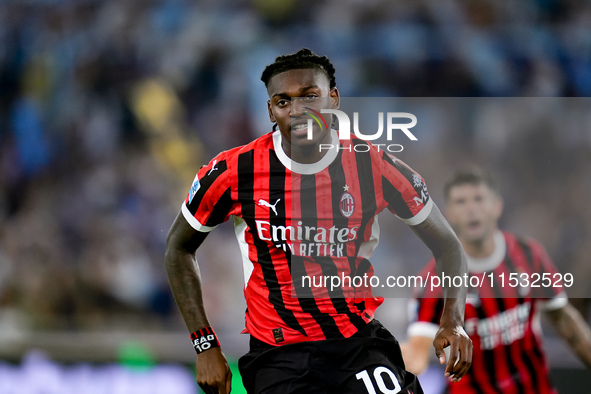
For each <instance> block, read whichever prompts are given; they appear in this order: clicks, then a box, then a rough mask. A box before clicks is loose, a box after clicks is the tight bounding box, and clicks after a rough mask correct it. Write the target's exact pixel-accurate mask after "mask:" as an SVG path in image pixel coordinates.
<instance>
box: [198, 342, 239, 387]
mask: <svg viewBox="0 0 591 394" xmlns="http://www.w3.org/2000/svg"><path fill="white" fill-rule="evenodd" d="M195 370H196V371H197V384H198V385H199V387H201V389H202V390H203V391H204V392H205V393H206V394H229V393H230V390H231V389H232V372H231V371H230V366H229V365H228V361H227V360H226V357H224V354H223V353H222V350H221V349H220V348H219V347H214V348H212V349H209V350H206V351H204V352H203V353H201V354H199V355H198V356H197V362H196V364H195Z"/></svg>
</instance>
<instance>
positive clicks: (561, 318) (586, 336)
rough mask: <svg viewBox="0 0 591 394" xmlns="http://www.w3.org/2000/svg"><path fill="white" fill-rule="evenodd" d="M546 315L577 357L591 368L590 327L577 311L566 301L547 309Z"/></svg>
mask: <svg viewBox="0 0 591 394" xmlns="http://www.w3.org/2000/svg"><path fill="white" fill-rule="evenodd" d="M546 316H548V319H549V320H550V322H551V323H552V325H553V326H554V328H555V329H556V331H558V334H560V336H561V337H562V338H563V339H564V340H565V341H566V342H567V343H568V345H569V346H570V347H571V349H573V350H574V352H575V353H576V354H577V356H578V357H579V359H580V360H581V361H582V362H583V363H584V364H585V365H586V366H587V368H590V369H591V329H589V326H588V325H587V323H586V322H585V320H584V319H583V317H582V316H581V314H580V313H579V311H577V310H576V309H575V308H574V307H573V306H572V305H571V304H570V303H568V302H567V304H566V305H564V306H563V307H561V308H558V309H552V310H547V311H546Z"/></svg>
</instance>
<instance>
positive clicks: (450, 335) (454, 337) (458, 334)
mask: <svg viewBox="0 0 591 394" xmlns="http://www.w3.org/2000/svg"><path fill="white" fill-rule="evenodd" d="M433 346H434V347H435V354H436V355H437V358H438V359H439V363H440V364H445V363H446V362H447V366H446V367H445V376H446V377H448V378H451V381H452V382H458V381H459V380H460V379H461V378H462V376H464V375H465V374H466V372H468V369H470V366H471V365H472V340H471V339H470V337H468V334H466V331H464V329H463V328H462V327H461V326H450V327H446V326H440V327H439V330H438V331H437V335H436V336H435V339H434V340H433ZM447 346H449V349H450V350H449V360H446V356H445V352H444V351H443V349H444V348H445V347H447Z"/></svg>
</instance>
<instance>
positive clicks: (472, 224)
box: [468, 220, 480, 229]
mask: <svg viewBox="0 0 591 394" xmlns="http://www.w3.org/2000/svg"><path fill="white" fill-rule="evenodd" d="M468 227H469V228H470V229H476V228H478V227H480V220H472V221H470V222H468Z"/></svg>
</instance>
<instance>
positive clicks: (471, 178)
mask: <svg viewBox="0 0 591 394" xmlns="http://www.w3.org/2000/svg"><path fill="white" fill-rule="evenodd" d="M481 183H484V184H485V185H487V186H488V187H489V189H490V190H492V191H493V192H494V193H496V194H499V186H498V184H497V181H496V180H495V178H494V176H493V175H492V174H491V173H490V172H489V171H486V170H483V169H482V168H479V167H473V168H470V169H461V170H457V171H455V172H454V173H453V174H452V175H451V176H450V177H449V179H448V180H447V181H446V182H445V184H444V186H443V194H444V196H445V199H446V200H447V199H449V192H450V191H451V189H452V188H453V187H455V186H459V185H464V184H471V185H478V184H481Z"/></svg>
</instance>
